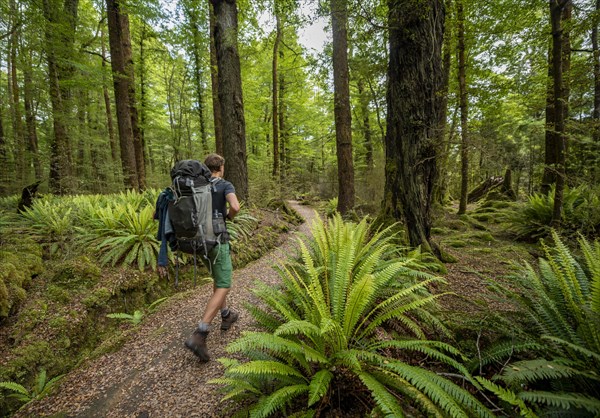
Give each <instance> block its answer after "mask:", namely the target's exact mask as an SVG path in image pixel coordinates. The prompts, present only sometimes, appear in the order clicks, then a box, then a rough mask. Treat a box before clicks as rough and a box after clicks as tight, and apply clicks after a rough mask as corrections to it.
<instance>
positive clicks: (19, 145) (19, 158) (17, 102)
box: [10, 0, 26, 181]
mask: <svg viewBox="0 0 600 418" xmlns="http://www.w3.org/2000/svg"><path fill="white" fill-rule="evenodd" d="M10 10H11V14H12V16H11V18H12V19H11V20H13V22H12V25H13V26H14V27H15V30H13V31H12V34H11V35H10V80H11V83H10V84H11V90H12V91H11V93H12V95H11V114H12V122H13V123H12V126H13V138H14V144H15V163H16V164H15V166H16V167H15V174H16V176H15V177H16V179H17V180H19V181H20V180H25V177H26V173H25V169H26V165H25V158H24V152H23V151H24V149H25V146H24V143H23V138H24V135H23V120H22V115H21V94H20V89H19V79H18V76H17V66H18V65H17V50H18V49H19V35H20V30H18V29H17V26H16V25H17V22H16V19H17V18H18V16H19V11H18V10H17V5H16V3H15V0H10Z"/></svg>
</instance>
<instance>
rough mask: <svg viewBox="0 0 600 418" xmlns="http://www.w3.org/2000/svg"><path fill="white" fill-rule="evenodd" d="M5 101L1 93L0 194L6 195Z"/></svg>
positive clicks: (0, 58) (0, 50) (0, 61)
mask: <svg viewBox="0 0 600 418" xmlns="http://www.w3.org/2000/svg"><path fill="white" fill-rule="evenodd" d="M1 53H2V48H0V67H1V66H2V54H1ZM3 117H4V102H3V101H2V95H1V94H0V174H1V176H0V194H2V195H4V194H5V193H6V192H7V191H8V188H7V186H8V184H10V182H9V181H8V178H7V177H6V176H5V175H6V174H8V173H9V172H10V168H9V167H8V164H9V161H8V154H9V153H8V149H7V148H8V144H7V142H6V137H5V136H4V122H3Z"/></svg>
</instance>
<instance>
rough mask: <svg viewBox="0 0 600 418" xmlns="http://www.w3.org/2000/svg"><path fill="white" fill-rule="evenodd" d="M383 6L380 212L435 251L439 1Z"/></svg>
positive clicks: (394, 1)
mask: <svg viewBox="0 0 600 418" xmlns="http://www.w3.org/2000/svg"><path fill="white" fill-rule="evenodd" d="M388 7H389V27H390V62H389V67H388V92H387V103H388V112H387V133H386V141H385V142H386V164H385V182H386V187H385V191H386V193H385V197H384V198H385V201H384V207H385V208H387V210H389V211H390V212H391V215H392V216H393V217H394V218H396V219H398V220H400V219H404V221H405V225H406V227H407V229H408V236H409V239H410V243H411V245H413V246H418V245H421V246H422V248H423V249H424V250H426V251H434V252H437V246H436V245H435V244H433V243H432V242H431V241H430V236H431V202H432V193H433V185H434V184H435V178H436V155H435V152H436V146H435V140H436V138H437V128H438V126H439V120H440V107H441V103H442V97H441V95H440V92H441V91H442V88H443V75H442V67H441V50H442V41H443V34H444V6H443V3H442V0H427V1H424V0H411V1H406V0H388ZM438 255H439V254H438Z"/></svg>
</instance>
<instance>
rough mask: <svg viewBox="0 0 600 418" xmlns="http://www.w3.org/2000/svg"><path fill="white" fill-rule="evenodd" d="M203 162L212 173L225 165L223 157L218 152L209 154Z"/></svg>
mask: <svg viewBox="0 0 600 418" xmlns="http://www.w3.org/2000/svg"><path fill="white" fill-rule="evenodd" d="M204 164H205V165H206V166H207V167H208V169H209V170H210V171H211V172H212V173H217V172H219V171H221V168H222V167H223V166H224V165H225V158H223V157H221V156H220V155H219V154H209V155H208V156H207V157H206V159H205V160H204Z"/></svg>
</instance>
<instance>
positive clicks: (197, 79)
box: [187, 3, 209, 155]
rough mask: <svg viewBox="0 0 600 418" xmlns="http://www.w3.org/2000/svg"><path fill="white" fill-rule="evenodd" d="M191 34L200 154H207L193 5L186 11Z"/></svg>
mask: <svg viewBox="0 0 600 418" xmlns="http://www.w3.org/2000/svg"><path fill="white" fill-rule="evenodd" d="M187 12H188V18H189V21H190V29H191V32H192V57H193V59H194V82H195V83H196V101H197V104H198V121H199V122H200V140H201V142H202V153H203V154H204V155H206V154H208V152H209V149H208V140H207V135H206V121H205V118H204V113H205V112H204V94H205V92H204V86H203V84H202V78H203V74H204V70H203V68H202V60H201V58H202V56H201V52H200V51H201V39H200V30H199V28H198V26H199V17H198V10H197V9H196V6H195V5H194V3H192V6H190V8H189V9H188V10H187Z"/></svg>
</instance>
